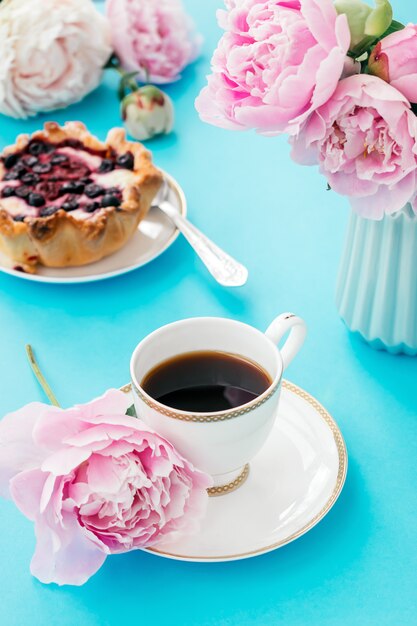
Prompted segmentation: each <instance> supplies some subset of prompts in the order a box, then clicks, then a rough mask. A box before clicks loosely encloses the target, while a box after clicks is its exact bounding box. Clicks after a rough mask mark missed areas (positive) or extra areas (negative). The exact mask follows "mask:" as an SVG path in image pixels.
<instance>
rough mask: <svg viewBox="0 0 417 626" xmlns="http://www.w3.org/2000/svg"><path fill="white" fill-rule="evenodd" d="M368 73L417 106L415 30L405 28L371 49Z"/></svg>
mask: <svg viewBox="0 0 417 626" xmlns="http://www.w3.org/2000/svg"><path fill="white" fill-rule="evenodd" d="M368 67H369V73H370V74H373V75H374V76H378V77H379V78H382V79H383V80H385V81H386V82H387V83H390V84H391V85H392V86H393V87H395V88H396V89H398V90H399V91H401V93H402V94H403V95H404V96H405V97H406V98H407V99H408V100H409V101H410V102H413V103H417V26H415V25H414V24H409V25H408V26H406V27H405V28H404V29H403V30H399V31H398V32H396V33H392V34H391V35H388V37H385V38H384V39H382V40H381V41H380V42H379V43H378V45H377V46H375V48H374V50H373V52H372V54H371V56H370V58H369V64H368Z"/></svg>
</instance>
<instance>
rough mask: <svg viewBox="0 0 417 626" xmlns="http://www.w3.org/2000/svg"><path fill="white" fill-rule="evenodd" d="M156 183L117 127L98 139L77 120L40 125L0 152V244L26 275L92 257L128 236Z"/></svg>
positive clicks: (144, 158) (142, 152) (142, 155)
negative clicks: (40, 267)
mask: <svg viewBox="0 0 417 626" xmlns="http://www.w3.org/2000/svg"><path fill="white" fill-rule="evenodd" d="M161 182H162V175H161V173H160V172H159V171H158V170H157V169H156V168H155V167H154V165H153V164H152V160H151V155H150V153H149V152H148V151H147V150H146V149H145V148H144V147H143V146H142V145H141V144H140V143H137V142H129V141H127V140H126V137H125V132H124V130H122V129H121V128H113V129H112V130H110V132H109V133H108V135H107V139H106V141H105V142H104V143H102V142H100V141H99V140H98V139H96V138H95V137H93V136H92V135H91V134H90V133H89V132H88V131H87V129H86V128H85V126H84V125H83V124H81V123H80V122H67V123H66V124H65V125H64V126H62V127H61V126H59V125H58V124H56V123H54V122H47V123H46V124H45V127H44V130H43V131H38V132H36V133H34V134H33V135H32V136H30V137H29V136H28V135H20V136H19V137H18V138H17V141H16V144H15V145H14V146H9V147H8V148H6V149H5V150H4V152H3V153H2V155H1V156H0V249H1V250H2V251H3V252H4V253H5V254H6V255H7V256H8V257H10V258H11V259H12V261H13V262H15V263H16V264H17V265H19V266H21V267H23V268H24V269H25V270H26V271H32V272H33V271H35V268H36V265H37V264H38V263H39V264H42V265H46V266H48V267H66V266H71V265H85V264H87V263H92V262H93V261H98V260H99V259H101V258H103V257H104V256H107V255H109V254H111V253H112V252H115V251H116V250H119V249H120V248H121V247H122V246H123V245H124V244H125V243H126V242H127V241H128V239H129V238H130V237H131V236H132V234H133V233H134V232H135V230H136V228H137V226H138V224H139V222H140V221H141V220H142V219H143V218H144V216H145V215H146V213H147V212H148V210H149V208H150V206H151V203H152V200H153V198H154V196H155V194H156V193H157V191H158V189H159V187H160V185H161Z"/></svg>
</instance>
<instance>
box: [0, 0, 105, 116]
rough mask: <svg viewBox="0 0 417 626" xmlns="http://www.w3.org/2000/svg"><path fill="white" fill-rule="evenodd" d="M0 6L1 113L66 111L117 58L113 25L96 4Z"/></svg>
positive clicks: (19, 2)
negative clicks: (113, 53)
mask: <svg viewBox="0 0 417 626" xmlns="http://www.w3.org/2000/svg"><path fill="white" fill-rule="evenodd" d="M28 4H29V3H28V1H27V0H3V2H1V3H0V58H1V65H0V113H4V114H5V115H10V116H12V117H27V116H28V115H34V114H35V113H37V112H39V111H50V110H52V109H57V108H60V107H65V106H67V105H68V104H71V103H72V102H76V101H78V100H80V99H81V98H83V97H84V96H85V95H86V94H87V93H88V92H90V91H91V90H92V89H95V88H96V87H97V85H98V84H99V82H100V78H101V73H102V68H103V66H104V65H105V63H106V61H107V60H108V58H109V57H110V54H111V46H110V34H109V29H108V23H107V20H106V19H105V18H104V17H103V16H102V15H100V13H99V12H98V11H97V10H96V9H95V8H94V5H93V4H92V2H91V1H90V0H42V2H31V3H30V7H29V6H28Z"/></svg>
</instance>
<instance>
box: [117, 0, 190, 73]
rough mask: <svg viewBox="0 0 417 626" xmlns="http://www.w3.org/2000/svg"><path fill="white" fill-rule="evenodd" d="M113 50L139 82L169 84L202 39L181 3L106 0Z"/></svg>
mask: <svg viewBox="0 0 417 626" xmlns="http://www.w3.org/2000/svg"><path fill="white" fill-rule="evenodd" d="M106 13H107V16H108V18H109V20H110V23H111V27H112V39H113V47H114V50H115V52H116V54H117V56H118V57H119V59H120V61H121V64H122V66H123V67H124V68H125V69H126V70H128V71H135V70H136V71H137V72H138V78H139V80H140V81H141V82H149V81H151V82H154V83H171V82H173V81H176V80H178V79H179V78H180V73H181V72H182V70H183V69H184V68H185V67H186V66H187V65H188V64H189V63H191V62H192V61H194V60H195V58H196V57H197V55H198V52H199V50H200V45H201V41H202V39H201V36H200V35H198V34H197V33H196V32H195V27H194V24H193V22H192V20H191V18H190V17H189V16H188V15H187V14H186V13H185V10H184V7H183V5H182V3H181V0H107V2H106Z"/></svg>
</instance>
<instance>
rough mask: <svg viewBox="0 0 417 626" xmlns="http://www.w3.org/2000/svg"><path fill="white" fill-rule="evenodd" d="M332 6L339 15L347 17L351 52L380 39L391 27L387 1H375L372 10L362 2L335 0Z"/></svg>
mask: <svg viewBox="0 0 417 626" xmlns="http://www.w3.org/2000/svg"><path fill="white" fill-rule="evenodd" d="M334 5H335V8H336V11H337V12H338V13H339V14H341V13H344V14H345V15H346V16H347V19H348V22H349V28H350V34H351V44H350V49H351V50H354V49H358V48H360V47H361V44H363V43H365V44H366V42H367V41H370V40H374V39H377V38H378V37H381V35H383V34H384V33H385V31H386V30H387V29H388V28H389V27H390V26H391V22H392V15H393V14H392V7H391V4H390V3H389V1H388V0H375V8H374V9H372V8H371V7H370V6H369V5H368V4H365V2H362V0H335V2H334Z"/></svg>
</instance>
